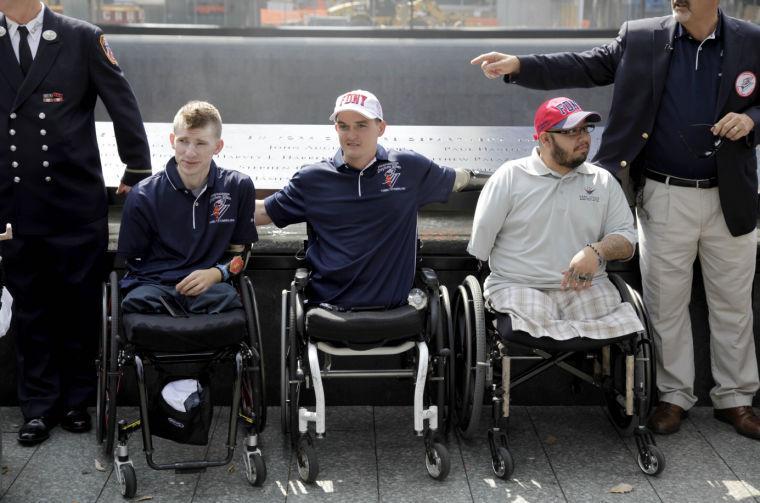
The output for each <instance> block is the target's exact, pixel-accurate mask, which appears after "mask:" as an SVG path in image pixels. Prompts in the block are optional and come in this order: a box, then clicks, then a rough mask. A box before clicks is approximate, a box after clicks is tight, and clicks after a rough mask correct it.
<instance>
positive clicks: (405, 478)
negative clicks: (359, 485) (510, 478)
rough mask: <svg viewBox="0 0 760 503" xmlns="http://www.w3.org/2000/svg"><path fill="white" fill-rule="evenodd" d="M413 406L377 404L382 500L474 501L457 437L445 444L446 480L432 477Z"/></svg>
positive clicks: (378, 454)
mask: <svg viewBox="0 0 760 503" xmlns="http://www.w3.org/2000/svg"><path fill="white" fill-rule="evenodd" d="M413 417H414V416H413V409H412V407H411V406H409V407H407V406H400V407H375V430H376V434H377V471H378V477H379V495H380V500H381V501H393V502H407V501H408V502H411V501H414V502H427V501H446V502H460V501H461V502H472V501H473V497H472V493H471V491H470V485H469V483H468V481H467V475H466V473H465V470H464V461H463V459H462V453H461V452H460V450H459V444H458V443H457V442H456V439H455V437H454V436H453V435H452V436H450V437H449V441H448V443H447V444H446V447H447V448H448V451H449V456H450V460H451V471H450V472H449V476H448V477H447V478H446V480H443V481H438V480H434V479H432V478H431V477H430V476H429V475H428V473H427V469H426V468H425V458H426V456H425V444H424V442H423V439H422V437H417V436H415V433H414V421H413Z"/></svg>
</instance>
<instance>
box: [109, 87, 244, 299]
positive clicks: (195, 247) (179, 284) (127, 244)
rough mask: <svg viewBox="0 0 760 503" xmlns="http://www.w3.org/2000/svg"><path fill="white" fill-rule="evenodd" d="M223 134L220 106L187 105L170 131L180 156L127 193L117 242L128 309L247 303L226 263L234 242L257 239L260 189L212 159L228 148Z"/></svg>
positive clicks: (176, 117) (178, 113)
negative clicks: (124, 263)
mask: <svg viewBox="0 0 760 503" xmlns="http://www.w3.org/2000/svg"><path fill="white" fill-rule="evenodd" d="M221 134H222V119H221V116H220V115H219V111H218V110H217V109H216V107H214V106H213V105H211V104H209V103H205V102H199V101H195V102H190V103H188V104H187V105H185V106H183V107H182V108H181V109H180V110H179V112H177V115H176V116H175V118H174V132H173V133H171V135H170V136H169V140H170V141H171V144H172V147H173V148H174V158H173V159H171V160H170V161H169V162H168V163H167V164H166V169H165V170H164V171H162V172H160V173H157V174H155V175H153V176H151V177H150V178H147V179H145V180H143V181H142V182H140V183H139V184H137V185H135V187H134V188H133V189H132V191H131V192H130V194H129V196H128V197H127V200H126V203H125V204H124V213H123V215H122V222H121V230H120V232H119V247H118V253H119V254H120V255H122V256H124V257H125V258H126V260H127V269H128V272H127V274H126V275H125V276H124V279H123V280H122V281H121V287H122V288H123V289H124V290H126V291H128V293H127V295H126V296H125V298H124V300H123V302H122V308H123V310H124V311H125V312H165V309H166V308H165V306H164V303H169V304H170V305H171V304H173V305H174V306H175V307H176V305H177V304H179V305H180V306H181V308H182V309H184V310H186V311H188V312H193V313H218V312H221V311H225V310H227V309H230V308H233V307H239V306H240V300H239V299H238V297H237V294H236V292H235V289H234V288H233V287H232V285H230V284H229V283H226V280H227V279H228V278H229V276H230V274H231V273H230V270H229V266H228V265H225V264H220V262H221V261H222V256H223V255H224V253H225V251H226V250H227V249H228V248H230V246H234V245H245V244H250V243H252V242H254V241H256V240H257V239H258V234H257V232H256V226H255V225H254V221H253V212H254V200H255V191H254V187H253V181H252V180H251V179H250V178H249V177H248V176H246V175H244V174H242V173H239V172H237V171H231V170H226V169H223V168H220V167H218V166H217V165H216V164H215V163H214V161H213V160H212V158H213V156H214V155H216V154H218V153H219V152H220V151H221V150H222V147H223V146H224V141H223V140H222V138H221ZM233 272H239V271H233ZM162 298H163V299H162ZM162 300H163V302H162Z"/></svg>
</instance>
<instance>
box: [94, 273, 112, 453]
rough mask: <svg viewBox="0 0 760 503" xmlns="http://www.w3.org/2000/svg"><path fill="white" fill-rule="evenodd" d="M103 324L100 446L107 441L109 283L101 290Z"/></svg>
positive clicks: (97, 417) (98, 421)
mask: <svg viewBox="0 0 760 503" xmlns="http://www.w3.org/2000/svg"><path fill="white" fill-rule="evenodd" d="M101 299H102V303H101V306H100V307H101V324H100V342H99V344H98V360H97V366H98V383H97V401H96V402H95V438H96V439H97V442H98V445H101V444H102V443H103V440H104V439H105V424H104V422H105V417H106V416H105V404H106V380H107V378H108V346H109V335H110V333H109V327H108V323H109V322H108V316H109V309H108V308H109V305H110V304H109V295H108V283H103V285H102V288H101Z"/></svg>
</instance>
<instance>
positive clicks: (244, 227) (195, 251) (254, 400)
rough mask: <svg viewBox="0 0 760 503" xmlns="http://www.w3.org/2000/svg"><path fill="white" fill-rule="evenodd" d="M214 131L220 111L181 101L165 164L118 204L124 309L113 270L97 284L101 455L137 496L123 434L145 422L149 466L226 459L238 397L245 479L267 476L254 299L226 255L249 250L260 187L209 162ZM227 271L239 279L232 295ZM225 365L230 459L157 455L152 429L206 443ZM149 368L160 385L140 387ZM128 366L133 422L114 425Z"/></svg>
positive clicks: (218, 144)
mask: <svg viewBox="0 0 760 503" xmlns="http://www.w3.org/2000/svg"><path fill="white" fill-rule="evenodd" d="M221 133H222V120H221V116H220V114H219V111H218V110H217V109H216V107H214V106H213V105H211V104H210V103H206V102H200V101H192V102H189V103H187V104H186V105H184V106H183V107H182V108H180V110H179V111H178V112H177V114H176V116H175V117H174V126H173V132H172V133H171V134H170V136H169V140H170V142H171V145H172V148H173V149H174V157H173V158H172V159H171V160H169V162H168V163H167V164H166V169H165V170H164V171H161V172H159V173H156V174H154V175H153V176H151V177H149V178H147V179H145V180H143V181H142V182H140V183H139V184H137V185H135V187H134V188H133V189H132V190H131V192H130V194H129V195H128V197H127V199H126V202H125V204H124V210H123V215H122V222H121V229H120V232H119V244H118V252H117V253H118V254H119V255H120V256H122V257H124V259H125V261H126V268H127V272H126V274H125V276H124V277H123V278H122V280H121V281H120V282H119V286H120V287H121V293H126V295H125V296H124V298H123V300H122V301H121V306H119V301H118V299H119V293H120V292H119V287H118V286H117V285H116V283H117V279H116V278H117V276H116V273H115V272H113V273H111V279H110V281H109V285H110V291H108V290H107V288H106V289H105V290H104V293H107V295H108V298H110V304H109V305H110V316H105V315H104V335H103V339H102V344H101V348H102V349H101V357H100V358H101V359H100V376H99V382H98V386H99V393H98V411H99V413H98V416H99V419H98V420H99V423H98V424H99V428H98V440H99V441H100V442H102V441H103V440H106V445H105V452H106V454H107V455H114V463H115V465H116V467H115V471H116V474H117V477H118V480H119V482H120V484H121V488H122V494H123V495H124V496H126V497H133V496H134V494H135V491H136V483H137V482H136V476H135V471H134V467H133V465H132V462H131V461H130V460H129V456H128V445H127V438H128V436H129V434H131V433H132V432H134V431H135V430H137V429H142V434H143V448H144V450H145V455H146V459H147V462H148V465H149V466H150V467H151V468H154V469H157V470H205V469H206V468H207V467H212V466H221V465H224V464H227V463H229V462H230V461H231V459H232V455H233V452H234V449H235V446H236V442H237V439H236V436H237V422H238V416H239V412H238V410H239V409H238V405H240V410H241V413H240V417H243V419H245V420H246V421H247V425H246V429H247V433H246V436H245V440H244V442H245V449H244V452H243V460H244V466H245V473H246V477H247V479H248V481H249V482H250V483H251V484H253V485H260V484H262V483H263V481H264V479H265V478H266V466H265V464H264V461H263V458H262V456H261V452H260V450H259V449H258V448H257V436H258V433H259V432H260V431H261V430H262V429H263V427H264V423H265V421H266V419H265V417H266V410H265V399H264V397H263V393H264V391H263V364H262V362H261V353H260V351H261V335H260V330H259V322H258V318H257V314H256V307H255V296H254V293H253V287H252V285H251V283H250V281H249V280H248V278H246V277H245V276H243V275H241V276H237V274H239V273H240V272H241V271H242V270H243V268H244V259H243V258H242V257H241V256H240V255H234V257H233V258H232V260H230V261H229V262H227V260H226V259H225V258H224V257H225V254H226V253H227V252H228V251H230V250H233V253H235V254H238V253H240V252H241V251H245V253H243V255H247V248H248V247H249V245H250V243H252V242H254V241H256V240H257V239H258V234H257V232H256V226H255V224H254V220H253V213H254V208H255V202H254V201H255V191H254V186H253V182H252V180H251V179H250V178H249V177H248V176H246V175H244V174H242V173H239V172H237V171H231V170H226V169H223V168H220V167H218V166H217V165H216V164H215V163H214V161H213V157H214V155H216V154H218V153H219V152H220V151H221V150H222V147H223V146H224V142H223V140H222V138H221ZM233 278H234V279H237V280H239V281H235V285H238V286H239V290H240V292H239V293H238V290H237V289H236V288H235V286H233V282H232V281H230V280H231V279H233ZM105 302H106V301H105V300H104V304H105ZM119 307H121V313H123V314H124V316H121V313H120V310H119ZM167 315H168V316H167ZM107 324H108V326H107ZM221 362H232V367H233V368H234V373H233V375H234V383H233V390H232V401H231V403H232V406H231V408H230V419H229V430H228V435H227V457H226V458H224V459H210V460H209V459H203V460H189V461H182V462H177V463H163V464H158V463H156V462H155V461H154V460H153V457H152V456H153V444H152V439H151V435H152V434H155V435H158V436H162V437H165V438H169V439H171V440H175V441H177V442H182V443H191V444H206V443H207V442H208V435H209V430H210V424H211V417H212V414H213V402H212V400H211V395H210V390H211V377H210V376H211V373H212V372H213V368H214V367H216V366H219V364H220V363H221ZM144 365H151V366H153V367H154V369H155V374H156V379H155V380H156V384H157V386H153V387H156V388H157V390H158V391H157V392H153V391H150V392H149V390H148V386H146V381H147V380H146V373H145V371H144ZM126 366H133V367H134V369H135V375H136V377H137V389H138V394H139V401H140V421H133V422H127V421H124V420H122V421H119V425H118V428H117V426H116V412H117V410H116V400H117V395H118V389H119V387H120V386H119V383H120V380H121V378H122V375H123V373H124V367H126ZM177 368H181V369H184V370H182V372H186V374H179V373H178V372H180V371H178V370H177ZM188 368H189V369H192V370H187V369H188ZM193 391H195V392H194V393H193ZM193 398H194V400H192V399H193ZM177 404H179V405H177ZM188 404H189V405H188ZM151 430H152V432H153V433H151ZM117 434H118V445H117V446H116V450H115V453H114V451H113V445H114V441H115V437H116V435H117Z"/></svg>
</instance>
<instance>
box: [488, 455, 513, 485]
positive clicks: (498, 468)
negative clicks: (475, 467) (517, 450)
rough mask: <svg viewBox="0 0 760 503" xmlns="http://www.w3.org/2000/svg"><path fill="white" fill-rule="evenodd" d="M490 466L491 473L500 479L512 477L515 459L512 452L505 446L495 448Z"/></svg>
mask: <svg viewBox="0 0 760 503" xmlns="http://www.w3.org/2000/svg"><path fill="white" fill-rule="evenodd" d="M491 468H493V473H494V475H496V476H497V477H499V478H500V479H504V480H509V479H510V478H512V473H513V472H514V471H515V460H514V458H512V453H510V452H509V450H508V449H506V448H505V447H497V448H496V458H494V459H493V460H491Z"/></svg>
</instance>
